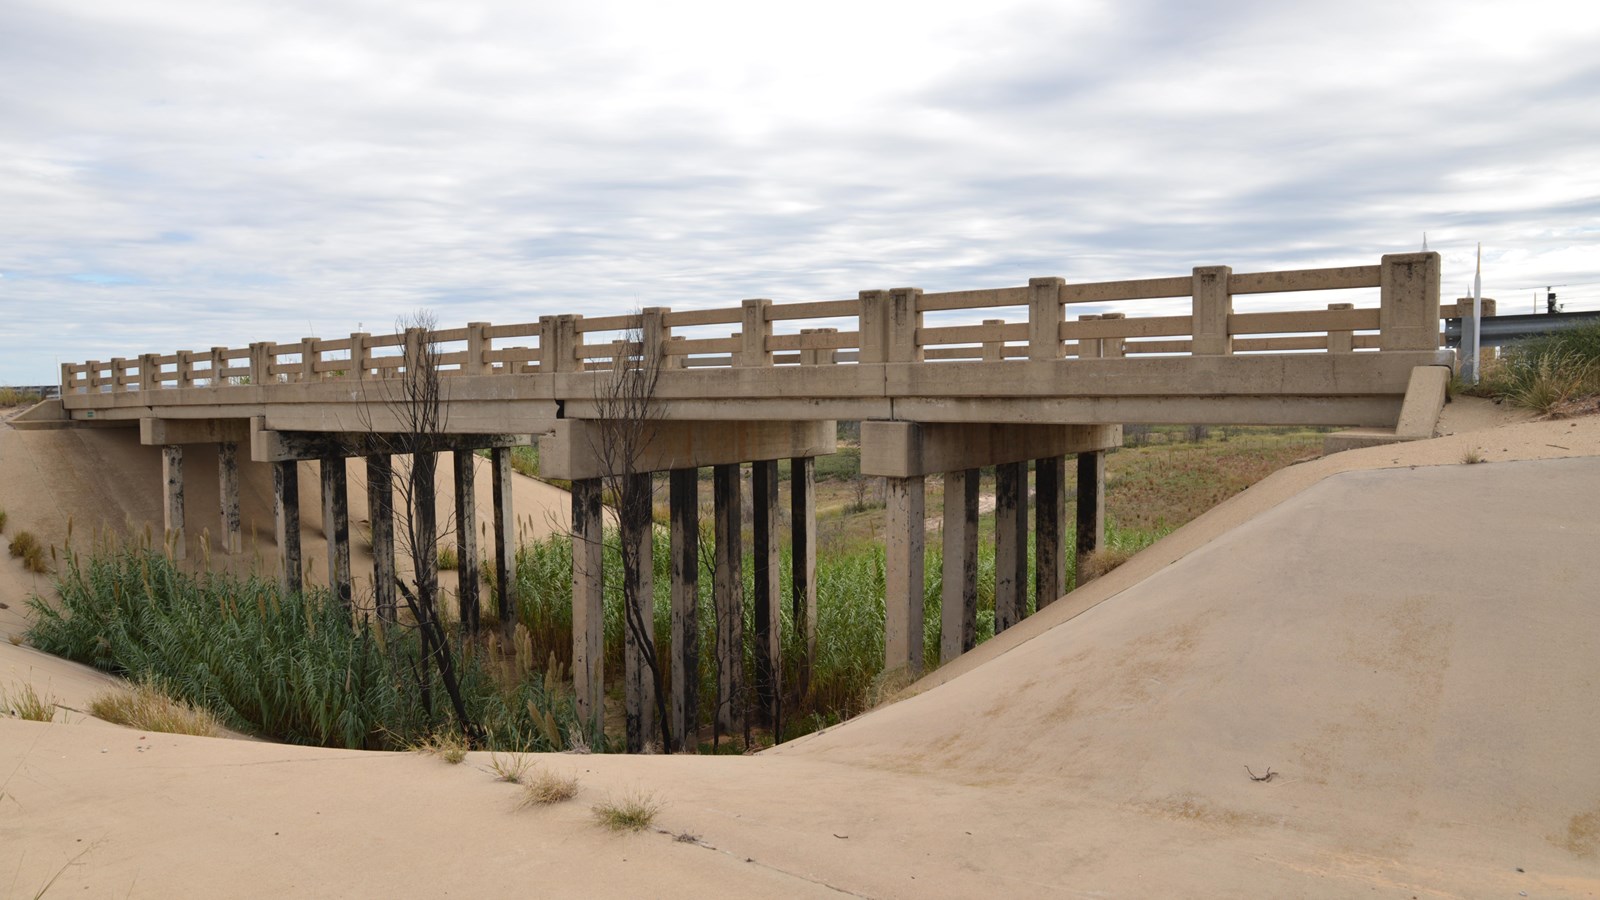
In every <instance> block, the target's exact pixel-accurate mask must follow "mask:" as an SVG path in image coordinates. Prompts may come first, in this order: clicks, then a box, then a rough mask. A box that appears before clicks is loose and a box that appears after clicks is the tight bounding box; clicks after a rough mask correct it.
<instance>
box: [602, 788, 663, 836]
mask: <svg viewBox="0 0 1600 900" xmlns="http://www.w3.org/2000/svg"><path fill="white" fill-rule="evenodd" d="M661 806H662V804H661V801H660V800H657V799H656V798H655V795H654V794H651V793H650V792H648V791H645V790H643V789H635V790H632V791H629V792H628V793H627V794H624V795H623V796H621V797H608V798H607V799H606V801H605V802H604V803H601V804H599V805H598V806H596V807H594V818H595V821H596V822H599V823H600V825H602V826H603V827H605V828H608V829H610V830H611V831H619V832H620V831H643V830H645V829H646V828H649V827H650V825H651V823H653V822H655V820H656V814H657V813H659V812H661Z"/></svg>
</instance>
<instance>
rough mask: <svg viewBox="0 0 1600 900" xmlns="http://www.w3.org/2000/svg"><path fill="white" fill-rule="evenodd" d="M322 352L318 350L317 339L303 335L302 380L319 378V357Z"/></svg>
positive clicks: (301, 340)
mask: <svg viewBox="0 0 1600 900" xmlns="http://www.w3.org/2000/svg"><path fill="white" fill-rule="evenodd" d="M321 355H322V354H321V353H319V352H318V351H317V339H316V338H314V337H303V338H301V339H300V379H299V380H300V381H316V380H317V357H318V356H321Z"/></svg>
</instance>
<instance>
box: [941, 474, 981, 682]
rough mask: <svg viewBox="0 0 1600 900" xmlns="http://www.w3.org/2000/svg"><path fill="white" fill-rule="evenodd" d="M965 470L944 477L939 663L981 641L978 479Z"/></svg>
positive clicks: (958, 654) (975, 475)
mask: <svg viewBox="0 0 1600 900" xmlns="http://www.w3.org/2000/svg"><path fill="white" fill-rule="evenodd" d="M979 474H980V470H978V469H963V470H961V471H959V472H946V473H945V476H944V593H943V597H942V598H941V607H940V610H941V617H940V627H939V636H940V640H939V661H940V662H949V661H950V660H952V659H955V658H956V657H958V656H960V655H961V654H963V653H965V652H967V651H968V650H971V649H972V648H973V647H974V646H976V645H977V642H978V478H979Z"/></svg>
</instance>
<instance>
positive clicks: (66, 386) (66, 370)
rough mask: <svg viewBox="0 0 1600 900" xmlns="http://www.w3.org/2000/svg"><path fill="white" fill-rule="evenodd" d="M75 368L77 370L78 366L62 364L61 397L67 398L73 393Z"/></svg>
mask: <svg viewBox="0 0 1600 900" xmlns="http://www.w3.org/2000/svg"><path fill="white" fill-rule="evenodd" d="M74 368H76V366H74V365H73V364H72V363H62V364H61V396H63V397H65V396H66V395H68V394H70V393H72V392H73V386H72V381H73V372H72V370H73V369H74Z"/></svg>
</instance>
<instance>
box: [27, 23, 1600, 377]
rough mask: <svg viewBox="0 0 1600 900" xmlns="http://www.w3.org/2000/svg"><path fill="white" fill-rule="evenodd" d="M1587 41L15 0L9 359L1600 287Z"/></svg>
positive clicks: (1281, 28)
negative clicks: (839, 302)
mask: <svg viewBox="0 0 1600 900" xmlns="http://www.w3.org/2000/svg"><path fill="white" fill-rule="evenodd" d="M1597 44H1600V12H1595V11H1590V10H1588V9H1587V8H1576V9H1575V8H1574V7H1572V6H1571V5H1570V4H1550V3H1540V2H1535V3H1521V4H1516V5H1514V6H1513V5H1507V4H1502V3H1497V2H1478V3H1466V4H1442V3H1423V4H1411V5H1405V6H1401V7H1396V6H1394V5H1393V4H1376V3H1368V4H1350V3H1341V4H1332V3H1329V4H1293V5H1283V4H1273V3H1263V2H1233V3H1224V2H1217V3H1202V4H1177V3H1155V2H1144V3H1101V2H1094V3H1089V2H1085V3H1074V4H1055V3H1051V4H1028V3H1008V4H1000V5H990V6H985V7H984V8H983V9H981V10H980V9H979V8H978V7H975V6H973V5H971V4H938V3H910V2H905V3H900V2H895V3H861V2H859V0H858V2H853V3H842V2H824V3H815V4H807V5H805V6H803V7H793V6H791V7H781V6H773V5H770V4H768V5H765V6H763V5H760V4H748V3H733V2H719V3H691V4H646V3H631V2H608V3H595V4H585V5H583V6H582V7H581V8H579V7H578V6H577V5H574V4H567V5H562V6H560V7H553V8H543V7H542V5H539V4H521V3H510V2H505V3H477V4H471V3H467V4H462V3H455V2H401V3H374V2H338V3H331V2H315V3H313V2H309V0H307V2H301V3H266V2H253V3H252V2H240V3H230V4H222V5H217V4H210V3H200V2H187V0H182V2H180V0H142V2H139V3H129V4H105V3H97V2H90V0H71V2H68V0H50V2H48V3H47V2H43V0H13V2H12V3H8V4H6V5H5V7H4V8H3V9H0V114H3V115H4V117H5V121H6V128H5V129H0V271H4V272H6V273H7V277H6V279H5V281H4V283H3V286H0V302H3V303H4V304H5V306H6V309H7V315H6V316H4V317H0V321H3V322H4V324H3V325H0V382H6V381H12V382H24V381H40V380H49V379H52V378H53V377H54V375H55V361H56V360H57V359H62V360H73V359H84V358H91V357H94V358H106V357H109V356H112V355H134V354H137V353H139V352H141V351H145V350H154V349H173V348H177V347H180V346H181V347H204V346H210V345H212V344H235V345H236V344H241V343H244V342H247V341H249V340H253V339H261V338H263V337H267V338H273V339H280V340H292V339H294V338H297V337H299V336H301V334H303V333H306V332H307V329H308V328H309V329H311V330H313V331H315V332H318V333H321V334H327V335H332V334H339V333H343V332H346V331H349V330H352V329H354V328H355V327H357V325H358V323H360V324H363V325H364V326H365V327H366V328H368V329H369V330H382V329H383V328H385V327H387V324H388V323H389V322H391V321H392V320H393V319H394V318H395V317H396V316H397V315H399V314H401V313H403V312H405V311H407V310H410V309H414V308H416V307H418V306H428V307H431V308H433V309H435V310H436V312H437V313H438V317H439V319H440V321H441V322H444V323H450V322H458V321H467V320H473V319H482V320H490V321H499V322H508V321H517V320H524V321H526V320H532V319H534V318H536V317H537V316H538V315H540V314H548V313H551V312H559V311H580V312H589V313H595V312H602V311H610V310H617V309H622V308H628V307H632V306H637V305H676V306H680V307H682V306H693V305H722V304H727V303H731V302H734V301H736V300H738V299H740V298H742V297H748V296H769V297H775V298H780V299H800V298H821V297H826V298H838V297H849V296H853V295H854V294H855V292H856V291H857V290H860V289H863V288H869V287H883V286H889V285H901V284H914V283H915V284H922V285H923V286H924V287H926V288H929V289H944V288H959V287H972V286H987V285H994V284H1015V283H1020V282H1021V281H1022V280H1023V279H1026V278H1027V277H1029V276H1031V275H1043V274H1060V275H1064V276H1066V277H1069V278H1074V279H1100V278H1112V277H1127V276H1140V275H1167V274H1176V273H1180V272H1183V271H1185V270H1186V269H1187V267H1188V266H1191V265H1199V264H1209V263H1219V262H1220V263H1229V264H1232V265H1234V266H1235V268H1236V269H1238V270H1246V269H1251V268H1260V267H1279V266H1295V265H1319V264H1348V263H1359V262H1366V261H1370V260H1373V259H1375V258H1376V256H1377V255H1378V254H1380V253H1384V252H1394V251H1404V250H1410V249H1415V248H1416V247H1417V246H1418V245H1419V243H1420V240H1421V235H1422V232H1423V231H1427V232H1428V233H1429V238H1430V244H1431V246H1433V247H1434V248H1435V249H1440V250H1441V251H1443V252H1445V254H1446V269H1447V271H1446V291H1447V293H1450V292H1452V291H1453V282H1454V281H1456V280H1461V278H1460V271H1461V267H1462V266H1466V267H1467V269H1465V271H1466V272H1467V276H1466V280H1468V281H1470V265H1471V258H1472V247H1473V244H1474V243H1475V242H1476V241H1479V240H1482V241H1483V242H1484V244H1485V264H1486V269H1485V276H1486V288H1487V289H1488V290H1489V291H1490V292H1491V293H1493V292H1494V291H1495V290H1497V289H1498V288H1500V287H1502V286H1503V287H1504V288H1505V289H1507V290H1509V289H1511V288H1513V287H1515V288H1522V287H1524V286H1526V285H1529V284H1533V283H1535V282H1538V283H1545V282H1550V283H1560V282H1566V281H1588V282H1595V281H1600V274H1596V270H1597V268H1600V267H1597V266H1596V257H1595V250H1596V236H1597V234H1600V175H1596V167H1595V166H1594V165H1593V159H1594V155H1593V153H1594V151H1593V148H1594V147H1595V146H1596V144H1597V140H1596V139H1597V138H1600V120H1597V119H1596V117H1595V116H1594V115H1593V114H1592V112H1591V111H1590V106H1592V98H1593V97H1594V96H1595V94H1596V93H1597V88H1600V66H1597V65H1596V64H1594V63H1593V62H1592V48H1593V47H1594V46H1596V45H1597ZM1595 296H1596V297H1597V298H1600V290H1597V291H1596V292H1595ZM1597 305H1600V302H1597Z"/></svg>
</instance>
